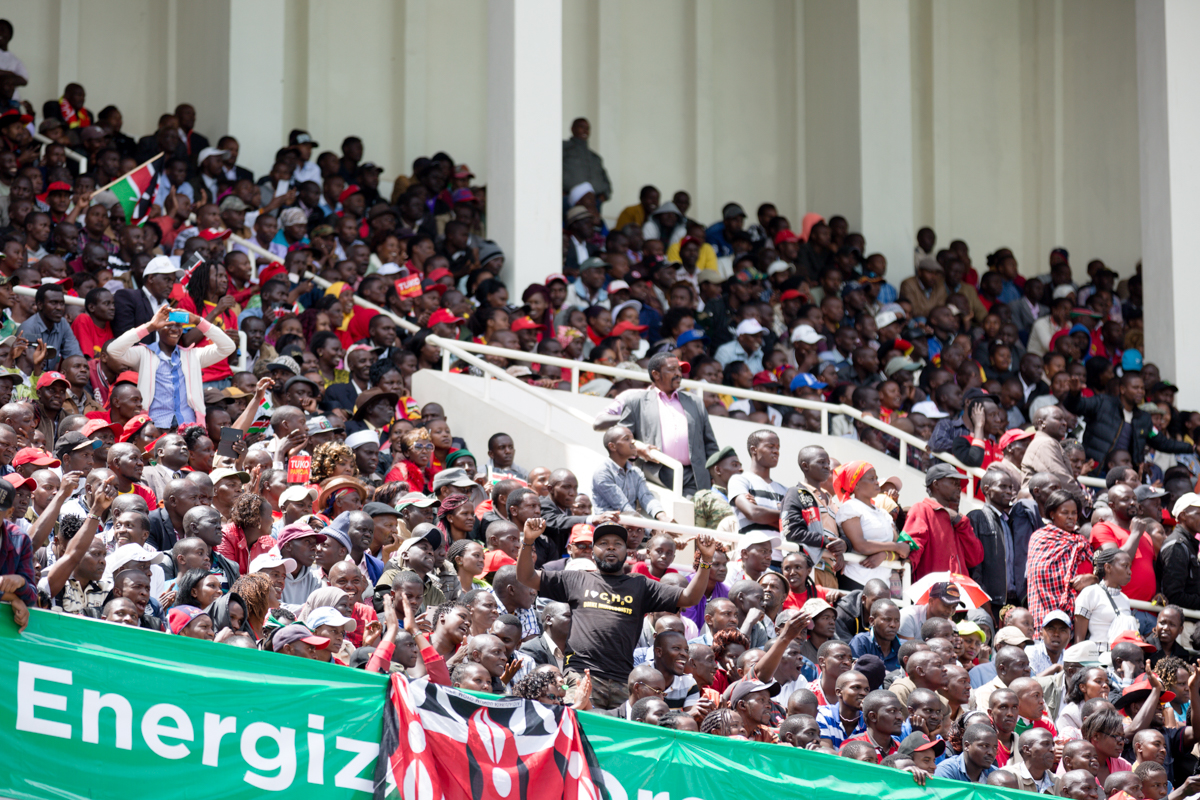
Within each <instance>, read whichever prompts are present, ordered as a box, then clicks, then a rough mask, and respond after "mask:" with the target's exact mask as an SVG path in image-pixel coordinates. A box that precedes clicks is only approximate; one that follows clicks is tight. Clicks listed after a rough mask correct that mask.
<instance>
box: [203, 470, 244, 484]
mask: <svg viewBox="0 0 1200 800" xmlns="http://www.w3.org/2000/svg"><path fill="white" fill-rule="evenodd" d="M208 477H209V478H210V479H211V480H212V482H213V486H216V485H217V483H219V482H220V481H223V480H225V479H226V478H237V479H238V480H240V481H241V482H242V483H243V484H246V483H249V482H250V473H249V472H243V471H241V470H237V469H230V468H228V467H222V468H221V469H214V470H213V471H212V472H210V473H208Z"/></svg>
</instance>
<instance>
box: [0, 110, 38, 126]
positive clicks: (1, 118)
mask: <svg viewBox="0 0 1200 800" xmlns="http://www.w3.org/2000/svg"><path fill="white" fill-rule="evenodd" d="M13 120H20V122H21V124H22V125H28V124H29V123H31V122H33V117H31V116H30V115H29V114H22V113H21V112H20V111H17V110H16V109H15V108H10V109H9V110H8V111H5V112H4V113H3V114H0V125H8V124H9V123H11V122H12V121H13Z"/></svg>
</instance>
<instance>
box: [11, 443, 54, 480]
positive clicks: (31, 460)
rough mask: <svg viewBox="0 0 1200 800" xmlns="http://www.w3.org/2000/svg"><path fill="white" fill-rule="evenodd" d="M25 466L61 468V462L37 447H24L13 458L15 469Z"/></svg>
mask: <svg viewBox="0 0 1200 800" xmlns="http://www.w3.org/2000/svg"><path fill="white" fill-rule="evenodd" d="M25 464H33V465H34V466H38V467H58V466H61V462H60V461H59V460H58V459H57V458H55V457H54V456H52V455H50V454H49V453H47V452H46V451H45V450H42V449H40V448H37V447H22V448H21V449H20V450H18V451H17V452H16V455H14V456H13V460H12V465H13V466H14V467H20V466H23V465H25ZM18 486H19V485H18Z"/></svg>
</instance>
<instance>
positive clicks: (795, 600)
mask: <svg viewBox="0 0 1200 800" xmlns="http://www.w3.org/2000/svg"><path fill="white" fill-rule="evenodd" d="M813 585H814V587H815V588H816V590H817V597H819V598H820V599H822V600H824V599H825V587H824V586H821V585H819V584H813ZM809 599H810V598H809V597H808V595H803V594H800V593H799V592H788V596H787V597H786V598H784V601H783V607H784V608H795V609H799V608H800V607H801V606H803V605H804V604H805V603H807V602H808V601H809Z"/></svg>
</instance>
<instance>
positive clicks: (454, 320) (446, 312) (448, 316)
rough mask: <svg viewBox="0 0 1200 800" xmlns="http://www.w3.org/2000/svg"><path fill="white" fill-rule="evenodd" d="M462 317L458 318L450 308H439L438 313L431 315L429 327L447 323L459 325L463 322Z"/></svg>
mask: <svg viewBox="0 0 1200 800" xmlns="http://www.w3.org/2000/svg"><path fill="white" fill-rule="evenodd" d="M462 321H463V320H462V317H456V316H454V314H453V313H451V311H450V309H448V308H439V309H438V310H437V311H435V312H433V313H432V314H430V315H429V327H431V328H432V327H433V326H434V325H440V324H441V323H443V322H444V323H446V324H447V325H457V324H458V323H460V322H462Z"/></svg>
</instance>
